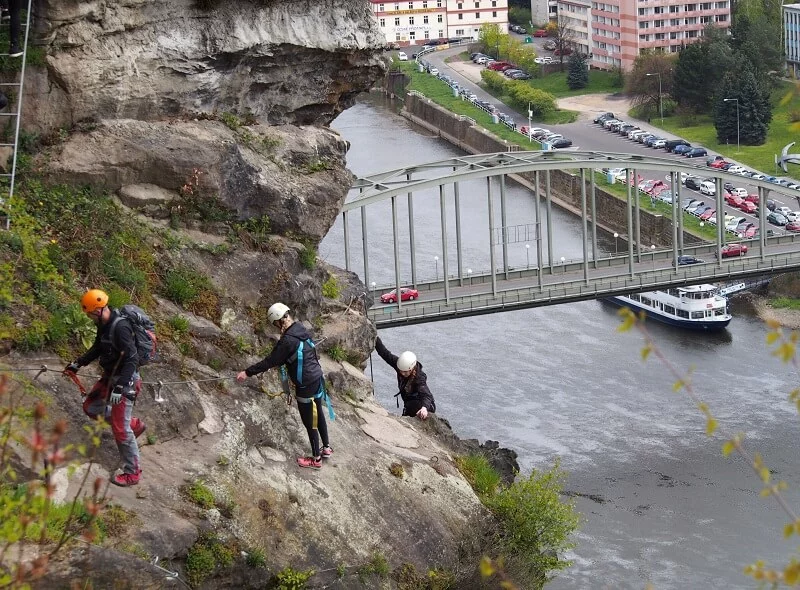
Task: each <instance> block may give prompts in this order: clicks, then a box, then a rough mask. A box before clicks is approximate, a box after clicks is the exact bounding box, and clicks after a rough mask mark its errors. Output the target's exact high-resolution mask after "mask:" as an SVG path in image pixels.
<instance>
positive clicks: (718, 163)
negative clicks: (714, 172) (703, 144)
mask: <svg viewBox="0 0 800 590" xmlns="http://www.w3.org/2000/svg"><path fill="white" fill-rule="evenodd" d="M725 164H727V162H726V161H725V160H714V161H713V162H711V163H710V164H709V166H711V167H712V168H722V167H723V166H724V165H725Z"/></svg>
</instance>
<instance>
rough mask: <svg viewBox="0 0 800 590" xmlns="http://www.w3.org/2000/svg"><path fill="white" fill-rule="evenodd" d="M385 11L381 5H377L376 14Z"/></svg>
mask: <svg viewBox="0 0 800 590" xmlns="http://www.w3.org/2000/svg"><path fill="white" fill-rule="evenodd" d="M385 10H386V7H385V6H384V5H383V4H378V12H383V11H385Z"/></svg>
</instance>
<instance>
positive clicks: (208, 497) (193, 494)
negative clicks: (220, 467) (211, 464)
mask: <svg viewBox="0 0 800 590" xmlns="http://www.w3.org/2000/svg"><path fill="white" fill-rule="evenodd" d="M183 493H184V495H185V496H186V497H187V498H188V499H189V500H191V501H192V502H193V503H195V504H197V505H198V506H200V508H205V509H206V510H208V509H210V508H213V507H214V504H215V502H216V501H215V499H214V493H213V492H212V491H211V490H210V489H208V487H206V485H205V484H204V483H203V482H202V481H201V480H199V479H196V480H194V481H193V482H192V483H190V484H188V485H186V486H184V487H183Z"/></svg>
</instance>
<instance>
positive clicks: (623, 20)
mask: <svg viewBox="0 0 800 590" xmlns="http://www.w3.org/2000/svg"><path fill="white" fill-rule="evenodd" d="M730 14H731V3H730V0H719V1H715V2H686V0H605V1H604V2H598V1H592V6H591V48H592V50H591V52H590V53H591V55H592V66H594V67H599V68H604V69H611V68H613V67H619V68H622V69H623V70H628V69H630V67H631V66H632V65H633V61H634V60H635V59H636V56H637V55H639V54H640V53H642V52H644V51H647V50H651V49H655V50H658V51H664V52H667V53H677V52H678V51H680V50H681V47H682V46H683V45H688V44H689V43H694V42H696V41H697V40H699V39H700V38H701V37H702V36H703V29H704V28H705V27H706V26H708V25H709V24H713V25H714V26H717V27H722V28H726V29H727V28H729V27H730V24H731V22H730V18H731V17H730Z"/></svg>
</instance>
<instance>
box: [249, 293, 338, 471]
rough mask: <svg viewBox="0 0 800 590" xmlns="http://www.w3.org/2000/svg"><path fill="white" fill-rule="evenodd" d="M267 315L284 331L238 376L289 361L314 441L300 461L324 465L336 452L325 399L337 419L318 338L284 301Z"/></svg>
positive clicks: (303, 464)
mask: <svg viewBox="0 0 800 590" xmlns="http://www.w3.org/2000/svg"><path fill="white" fill-rule="evenodd" d="M267 317H268V319H269V321H270V322H271V323H272V324H273V325H274V326H275V327H277V328H278V329H279V330H280V331H281V338H280V340H278V343H277V344H276V345H275V348H273V349H272V352H271V353H270V354H269V356H267V357H266V358H265V359H264V360H262V361H261V362H259V363H256V364H255V365H252V366H250V367H247V368H246V369H245V370H244V371H241V372H239V374H237V375H236V379H237V380H238V381H244V380H245V379H247V378H248V377H251V376H253V375H257V374H259V373H263V372H264V371H267V370H268V369H272V368H273V367H279V366H281V365H286V369H287V372H288V373H289V378H290V379H291V380H292V383H294V386H295V397H296V398H297V409H298V410H299V411H300V418H301V419H302V421H303V426H305V427H306V430H307V431H308V439H309V441H310V442H311V456H310V457H299V458H298V459H297V464H298V465H299V466H300V467H311V468H313V469H319V468H320V467H322V459H323V457H324V458H327V457H330V456H331V455H332V454H333V449H332V448H331V445H330V441H329V440H328V425H327V423H326V422H325V414H324V412H323V411H322V402H323V401H325V402H326V404H327V405H328V411H329V412H330V415H331V419H333V409H332V408H331V407H330V398H329V397H328V393H327V392H326V391H325V377H324V375H323V374H322V367H321V366H320V364H319V357H318V356H317V351H316V348H315V347H314V342H313V341H312V340H311V336H310V334H309V333H308V331H307V330H306V329H305V327H303V324H301V323H300V322H296V321H294V319H292V316H291V315H290V313H289V308H288V307H287V306H286V305H284V304H283V303H280V302H278V303H275V304H273V305H272V306H271V307H270V308H269V310H268V311H267ZM317 433H319V436H317ZM320 438H322V449H320V447H319V439H320Z"/></svg>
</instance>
